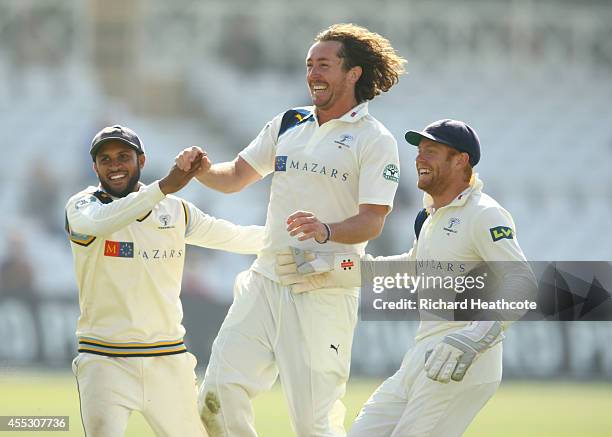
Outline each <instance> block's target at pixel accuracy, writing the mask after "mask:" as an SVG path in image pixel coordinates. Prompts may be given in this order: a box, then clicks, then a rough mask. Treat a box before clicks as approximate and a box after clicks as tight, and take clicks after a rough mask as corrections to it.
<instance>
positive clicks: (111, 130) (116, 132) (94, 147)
mask: <svg viewBox="0 0 612 437" xmlns="http://www.w3.org/2000/svg"><path fill="white" fill-rule="evenodd" d="M109 141H120V142H122V143H124V144H127V145H128V146H130V147H131V148H132V149H134V150H135V151H136V153H137V154H138V155H143V154H144V152H145V151H144V145H143V144H142V141H140V138H138V135H137V134H136V132H134V131H133V130H132V129H130V128H129V127H125V126H121V125H118V124H116V125H114V126H107V127H105V128H104V129H102V130H101V131H100V132H98V133H97V134H96V136H95V137H94V138H93V140H92V141H91V149H89V154H90V155H91V158H92V159H93V160H94V162H95V161H96V154H97V153H98V150H100V147H101V146H102V144H104V143H107V142H109Z"/></svg>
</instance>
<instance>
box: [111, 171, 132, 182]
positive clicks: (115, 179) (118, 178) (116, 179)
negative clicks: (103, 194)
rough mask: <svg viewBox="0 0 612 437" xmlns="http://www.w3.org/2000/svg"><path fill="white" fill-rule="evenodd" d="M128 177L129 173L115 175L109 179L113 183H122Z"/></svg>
mask: <svg viewBox="0 0 612 437" xmlns="http://www.w3.org/2000/svg"><path fill="white" fill-rule="evenodd" d="M127 177H128V175H127V173H113V174H111V175H110V176H109V177H108V179H110V181H111V182H120V181H122V180H124V179H127Z"/></svg>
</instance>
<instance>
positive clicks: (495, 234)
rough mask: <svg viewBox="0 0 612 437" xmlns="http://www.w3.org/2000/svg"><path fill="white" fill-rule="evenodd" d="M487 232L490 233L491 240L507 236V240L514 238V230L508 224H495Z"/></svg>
mask: <svg viewBox="0 0 612 437" xmlns="http://www.w3.org/2000/svg"><path fill="white" fill-rule="evenodd" d="M489 232H490V233H491V238H493V242H495V241H499V240H503V239H504V238H507V239H508V240H512V239H513V238H514V231H513V230H512V228H509V227H508V226H496V227H494V228H490V229H489Z"/></svg>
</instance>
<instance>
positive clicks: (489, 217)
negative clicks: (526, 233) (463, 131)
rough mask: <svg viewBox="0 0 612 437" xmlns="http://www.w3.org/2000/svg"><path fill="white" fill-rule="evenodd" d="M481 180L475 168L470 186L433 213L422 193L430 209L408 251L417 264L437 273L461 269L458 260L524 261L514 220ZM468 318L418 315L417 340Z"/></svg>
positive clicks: (445, 273)
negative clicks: (420, 317)
mask: <svg viewBox="0 0 612 437" xmlns="http://www.w3.org/2000/svg"><path fill="white" fill-rule="evenodd" d="M482 187H483V183H482V181H481V180H480V179H479V178H478V175H477V174H474V175H473V177H472V180H471V181H470V186H469V187H468V188H467V189H466V190H464V191H463V192H462V193H461V194H459V195H458V196H457V197H456V198H455V199H454V200H453V201H452V202H451V203H449V204H448V205H446V206H444V207H442V208H439V209H437V210H435V211H434V212H433V214H431V211H432V205H433V199H432V198H431V196H429V195H428V194H425V195H424V199H423V204H424V206H425V208H426V209H427V211H428V212H430V215H429V216H428V217H427V220H425V222H424V223H423V227H422V228H421V232H420V235H419V238H418V239H417V240H415V242H414V245H413V247H412V249H411V251H410V252H409V254H408V256H409V259H410V260H411V261H417V269H422V271H425V272H427V271H434V272H435V273H436V274H440V275H447V274H448V275H449V276H454V275H457V274H461V273H462V272H461V264H463V265H469V264H470V263H473V264H475V263H478V262H481V261H521V262H524V261H526V259H525V255H524V254H523V251H522V250H521V248H520V246H519V244H518V241H517V239H516V227H515V225H514V220H513V219H512V216H511V215H510V213H509V212H508V211H506V210H505V209H504V208H502V207H501V206H500V205H499V203H497V202H496V201H495V200H494V199H493V198H491V197H490V196H488V195H487V194H485V193H483V192H482ZM468 324H469V322H437V321H422V322H421V323H420V325H419V329H418V330H417V334H416V340H417V341H419V340H421V339H423V338H425V337H429V336H431V335H436V334H439V333H441V332H443V331H450V330H456V329H458V328H461V327H464V326H467V325H468Z"/></svg>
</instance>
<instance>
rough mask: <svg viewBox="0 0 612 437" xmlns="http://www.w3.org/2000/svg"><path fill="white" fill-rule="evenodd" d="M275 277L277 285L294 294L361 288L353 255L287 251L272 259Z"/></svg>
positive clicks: (299, 250) (356, 261)
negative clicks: (274, 260)
mask: <svg viewBox="0 0 612 437" xmlns="http://www.w3.org/2000/svg"><path fill="white" fill-rule="evenodd" d="M276 274H277V275H278V279H279V281H280V283H281V284H282V285H285V286H288V287H290V288H291V291H292V292H294V293H304V292H306V291H312V290H317V289H319V288H338V287H339V288H351V287H359V286H360V285H361V275H360V273H359V255H358V254H356V253H341V254H334V253H325V252H312V251H309V250H302V249H298V248H296V247H290V248H289V250H286V251H283V252H280V253H278V254H277V255H276Z"/></svg>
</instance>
